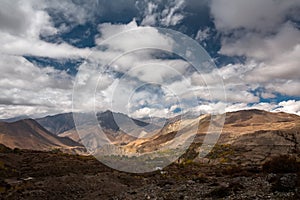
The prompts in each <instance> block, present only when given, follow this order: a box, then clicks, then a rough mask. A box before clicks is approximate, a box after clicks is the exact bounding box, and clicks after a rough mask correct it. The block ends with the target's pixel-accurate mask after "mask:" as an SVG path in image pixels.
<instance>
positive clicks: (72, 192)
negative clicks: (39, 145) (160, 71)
mask: <svg viewBox="0 0 300 200" xmlns="http://www.w3.org/2000/svg"><path fill="white" fill-rule="evenodd" d="M278 160H280V159H279V158H278ZM290 161H291V160H288V161H287V162H286V163H281V165H286V167H282V168H278V167H276V166H275V167H274V166H273V164H274V163H269V165H266V166H264V168H262V167H261V166H252V167H249V166H248V167H247V166H244V167H240V166H236V165H234V166H233V165H232V166H231V165H226V166H224V165H213V166H211V165H208V164H197V163H193V162H184V163H182V164H172V165H170V166H168V167H167V168H166V169H164V170H163V171H157V172H153V173H148V174H128V173H124V172H119V171H115V170H112V169H110V168H108V167H106V166H104V165H102V164H101V163H100V162H98V161H97V160H96V159H94V158H93V157H87V156H78V155H68V154H63V153H61V152H39V151H26V150H9V149H3V148H2V150H1V153H0V199H12V200H16V199H43V200H46V199H55V200H58V199H59V200H60V199H99V200H105V199H111V200H117V199H135V200H139V199H157V200H159V199H161V200H163V199H172V200H173V199H217V198H220V199H299V198H300V187H299V185H300V184H299V176H300V172H299V163H295V162H290ZM280 162H282V160H281V161H280ZM277 164H279V163H277Z"/></svg>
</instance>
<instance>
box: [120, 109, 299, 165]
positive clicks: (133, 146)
mask: <svg viewBox="0 0 300 200" xmlns="http://www.w3.org/2000/svg"><path fill="white" fill-rule="evenodd" d="M210 122H211V116H210V115H203V116H200V117H199V118H195V119H188V120H177V121H176V120H175V121H173V122H172V123H169V124H167V125H166V126H165V127H164V128H163V129H162V130H161V131H160V132H158V133H157V134H156V135H154V136H152V137H149V138H141V139H137V140H134V141H132V142H130V143H129V144H128V145H126V147H125V148H126V149H127V150H128V151H130V152H151V151H155V150H157V149H159V148H161V149H163V148H164V147H168V148H172V147H176V146H178V143H180V142H182V141H186V140H188V139H189V138H190V137H192V136H193V135H194V134H195V132H194V131H195V130H198V131H197V133H196V135H195V138H194V141H193V144H192V145H191V147H190V148H192V151H194V152H198V153H200V154H201V152H202V153H203V152H205V146H202V144H203V141H204V139H205V137H206V136H207V135H209V134H214V133H209V132H207V130H208V127H209V125H210ZM196 127H198V129H197V128H196ZM216 146H217V147H218V146H219V147H220V149H221V150H220V151H224V155H223V156H220V157H218V158H220V159H221V158H222V159H224V156H225V157H226V159H225V160H228V161H229V160H230V161H232V160H236V161H237V162H238V161H239V162H241V160H244V161H245V162H246V160H247V161H249V162H254V161H255V162H262V161H265V160H266V159H267V158H268V157H270V156H273V155H278V154H295V155H297V154H299V153H300V116H297V115H293V114H287V113H271V112H266V111H261V110H243V111H237V112H231V113H227V114H226V118H225V124H224V127H223V130H222V133H221V135H220V138H219V140H218V142H217V144H216ZM223 147H224V148H223ZM188 152H189V151H188ZM195 155H197V154H195ZM208 157H209V156H208ZM194 158H196V159H199V158H198V157H194ZM209 158H210V157H209ZM216 161H219V160H218V159H217V160H216Z"/></svg>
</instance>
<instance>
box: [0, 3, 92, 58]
mask: <svg viewBox="0 0 300 200" xmlns="http://www.w3.org/2000/svg"><path fill="white" fill-rule="evenodd" d="M2 4H3V6H1V8H0V15H1V20H0V22H1V24H0V45H1V49H0V53H1V54H9V55H34V56H44V57H54V58H62V57H65V58H66V57H67V58H70V57H74V56H75V57H85V56H87V55H88V54H89V53H90V51H89V50H88V49H77V48H75V47H73V46H71V45H68V44H66V43H61V44H52V43H48V42H45V41H42V40H40V36H47V35H53V34H56V33H57V31H58V30H57V29H56V28H55V27H54V25H53V23H52V21H51V18H50V16H49V14H48V13H47V12H46V11H45V10H42V9H40V8H39V7H38V5H37V4H36V2H35V1H4V2H2ZM16 16H18V17H16Z"/></svg>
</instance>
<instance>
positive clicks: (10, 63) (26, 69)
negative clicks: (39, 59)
mask: <svg viewBox="0 0 300 200" xmlns="http://www.w3.org/2000/svg"><path fill="white" fill-rule="evenodd" d="M0 57H1V60H0V71H1V74H0V90H1V97H0V104H1V106H0V107H1V109H0V110H2V113H1V115H0V118H7V117H13V116H14V114H16V113H17V112H19V113H17V115H21V114H22V115H23V114H24V115H31V116H32V115H39V114H47V113H53V112H55V111H60V112H65V111H70V110H71V95H72V87H73V78H72V77H71V76H70V75H68V74H67V73H66V72H64V71H59V70H56V69H54V68H52V67H46V68H39V67H37V66H35V65H33V64H32V63H30V62H28V61H27V60H26V59H25V58H23V57H19V56H4V55H1V56H0ZM6 107H7V110H6V111H5V109H4V108H6ZM34 108H35V109H34Z"/></svg>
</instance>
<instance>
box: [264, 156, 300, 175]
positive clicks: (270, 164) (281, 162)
mask: <svg viewBox="0 0 300 200" xmlns="http://www.w3.org/2000/svg"><path fill="white" fill-rule="evenodd" d="M263 170H264V171H266V172H270V173H295V172H297V171H300V163H298V162H297V159H296V157H294V156H289V155H280V156H276V157H273V158H272V159H271V160H269V161H267V162H266V163H264V165H263Z"/></svg>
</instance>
